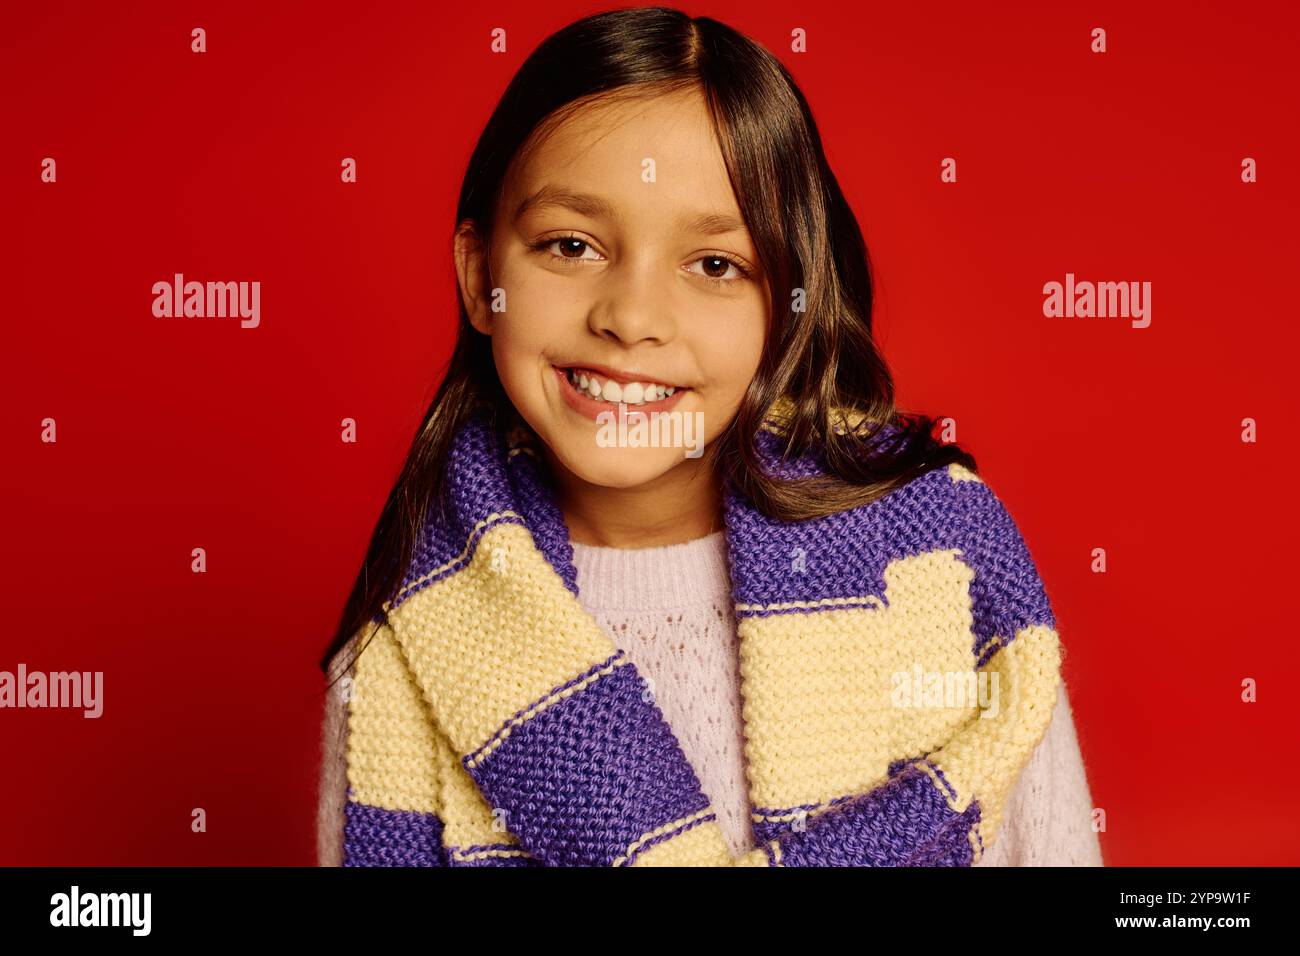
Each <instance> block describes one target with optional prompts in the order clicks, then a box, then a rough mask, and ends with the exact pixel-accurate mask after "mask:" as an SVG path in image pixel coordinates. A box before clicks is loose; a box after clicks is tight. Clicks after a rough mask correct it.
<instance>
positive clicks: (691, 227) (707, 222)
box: [514, 185, 746, 236]
mask: <svg viewBox="0 0 1300 956" xmlns="http://www.w3.org/2000/svg"><path fill="white" fill-rule="evenodd" d="M552 206H555V207H559V208H561V209H568V210H571V211H573V212H576V213H578V214H579V215H581V216H587V217H588V218H590V219H607V220H609V221H611V222H618V221H619V219H620V218H621V217H620V216H619V214H618V212H617V211H616V210H615V209H614V207H613V205H611V204H610V203H609V202H607V201H606V200H604V199H602V198H601V197H599V196H593V195H592V194H591V193H578V192H572V191H571V190H568V189H562V188H560V187H558V186H550V185H547V186H542V187H541V188H540V189H538V190H537V191H536V192H534V193H533V194H532V195H530V196H528V197H526V198H525V199H524V200H523V202H521V203H520V204H519V205H518V207H517V208H516V209H515V215H514V221H515V222H518V221H519V220H520V219H522V218H523V216H524V214H525V213H527V212H531V211H533V210H536V209H546V208H548V207H552ZM679 224H680V226H681V227H682V228H683V229H686V230H688V231H690V232H693V233H698V234H700V235H705V236H716V235H720V234H722V233H726V232H745V231H746V230H745V223H744V221H743V220H741V219H739V218H738V217H736V216H733V215H730V214H729V213H701V214H699V215H696V216H694V217H690V216H683V217H682V219H681V220H680V222H679Z"/></svg>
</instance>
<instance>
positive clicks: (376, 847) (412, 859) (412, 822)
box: [343, 799, 448, 866]
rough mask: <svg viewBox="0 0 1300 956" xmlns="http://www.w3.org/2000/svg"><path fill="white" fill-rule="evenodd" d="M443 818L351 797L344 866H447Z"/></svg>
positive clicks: (346, 815) (346, 814) (345, 827)
mask: <svg viewBox="0 0 1300 956" xmlns="http://www.w3.org/2000/svg"><path fill="white" fill-rule="evenodd" d="M442 830H443V824H442V820H440V819H439V818H438V815H437V814H434V813H420V812H418V811H414V810H387V809H385V808H383V807H373V806H370V805H368V804H364V803H358V802H356V801H355V800H352V799H349V800H348V801H347V804H346V805H345V808H344V824H343V865H344V866H447V865H448V862H447V855H446V851H445V850H444V849H443V846H442Z"/></svg>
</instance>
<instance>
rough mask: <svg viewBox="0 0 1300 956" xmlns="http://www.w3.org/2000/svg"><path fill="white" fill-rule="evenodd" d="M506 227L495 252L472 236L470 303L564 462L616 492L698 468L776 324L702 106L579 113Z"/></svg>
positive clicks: (507, 377) (526, 179)
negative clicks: (768, 330)
mask: <svg viewBox="0 0 1300 956" xmlns="http://www.w3.org/2000/svg"><path fill="white" fill-rule="evenodd" d="M496 223H497V225H496V227H495V229H494V232H493V235H492V239H491V248H490V249H489V250H486V252H485V253H484V251H483V250H481V248H480V247H479V246H478V244H477V241H476V239H475V238H474V235H473V233H472V231H470V230H468V229H467V228H465V227H464V226H463V227H462V229H461V230H459V231H458V233H457V237H456V247H457V263H458V270H459V272H460V279H461V288H462V293H463V296H464V299H465V304H466V309H467V311H468V312H469V316H470V319H471V321H472V323H473V325H474V327H475V328H476V329H477V330H478V331H480V332H482V333H484V334H486V335H490V336H491V337H492V351H493V355H494V357H495V361H496V367H497V373H498V375H499V376H500V378H501V383H502V385H503V386H504V388H505V391H506V393H507V395H509V397H510V399H511V401H512V402H513V403H514V405H515V407H516V408H517V409H518V411H519V413H520V414H521V415H522V416H523V418H524V420H525V421H527V422H528V424H529V425H530V426H531V427H532V429H533V430H534V431H535V432H536V433H537V434H538V436H539V437H540V438H541V439H542V440H543V441H544V442H545V444H546V446H547V448H548V449H549V451H550V455H549V457H550V459H551V461H552V463H553V464H556V463H558V465H559V466H561V467H562V468H563V469H566V470H567V471H568V472H570V473H571V474H572V475H573V476H576V477H577V478H579V479H581V480H582V481H585V482H587V483H590V484H593V485H598V486H605V487H611V488H634V487H637V486H640V485H644V484H646V483H647V482H652V481H655V480H656V479H658V478H660V477H661V476H663V475H665V474H666V473H668V472H670V471H672V470H673V469H679V468H680V469H683V471H682V474H686V473H690V472H692V471H693V469H694V465H695V464H696V463H697V462H698V460H699V455H700V454H701V452H702V451H703V448H704V445H705V444H706V443H707V442H709V441H712V440H713V439H714V438H716V437H717V435H718V434H719V433H720V432H722V430H723V429H724V428H725V427H726V426H727V424H728V423H729V422H730V421H731V419H732V417H733V416H734V415H735V413H736V410H737V408H738V406H739V404H740V401H741V398H742V397H743V396H744V394H745V390H746V388H747V387H748V386H749V383H750V381H751V380H752V379H753V377H754V373H755V371H756V369H757V368H758V363H759V358H760V355H761V354H762V350H763V344H764V338H765V334H766V328H767V322H768V311H769V308H768V293H767V288H766V280H765V278H764V277H763V274H762V270H761V267H760V264H759V263H758V260H757V254H756V252H755V249H754V246H753V245H752V244H751V242H750V238H749V235H748V232H747V231H746V229H745V226H744V224H743V223H742V222H741V218H740V209H739V207H738V205H737V203H736V200H735V196H734V194H733V193H732V189H731V185H730V182H729V180H728V176H727V171H726V167H725V166H724V164H723V160H722V152H721V149H720V147H719V146H718V143H717V140H716V139H715V137H714V134H713V130H712V128H711V126H710V122H709V117H708V114H707V112H706V108H705V104H704V100H703V99H702V97H701V95H700V94H699V93H698V92H697V91H691V92H681V93H675V94H672V95H659V96H653V97H648V98H638V99H635V100H630V101H628V100H624V101H621V102H612V101H609V102H600V101H596V102H594V103H592V104H591V105H587V106H585V107H583V108H581V109H579V110H578V111H577V112H575V113H574V114H572V115H570V116H569V117H568V118H567V119H566V120H564V121H563V122H562V123H561V124H560V125H558V126H557V127H555V129H554V130H553V131H552V132H551V134H550V135H549V136H547V137H545V138H544V139H543V140H542V142H541V143H540V145H538V146H537V148H536V149H535V150H533V151H532V153H531V154H529V155H528V156H527V159H526V161H525V162H523V163H522V164H519V165H517V167H516V168H514V169H512V171H511V175H510V176H508V177H507V181H506V183H505V186H504V188H503V189H502V195H501V197H500V199H499V202H498V206H497V213H496ZM484 254H485V255H486V262H485V261H484V259H483V258H482V257H483V256H484ZM669 392H671V394H669ZM620 415H622V416H623V422H622V424H621V425H620V421H619V417H620ZM638 415H639V416H641V417H640V418H638Z"/></svg>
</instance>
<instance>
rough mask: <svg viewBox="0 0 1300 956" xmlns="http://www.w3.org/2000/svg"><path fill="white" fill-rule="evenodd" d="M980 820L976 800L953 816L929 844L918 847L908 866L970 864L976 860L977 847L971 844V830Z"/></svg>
mask: <svg viewBox="0 0 1300 956" xmlns="http://www.w3.org/2000/svg"><path fill="white" fill-rule="evenodd" d="M979 820H980V807H979V804H978V803H977V802H975V801H971V805H970V806H969V807H967V808H966V810H965V812H963V813H960V814H957V813H954V814H953V818H952V819H951V820H950V821H949V822H948V823H947V824H946V825H945V826H944V828H943V830H942V831H941V832H940V833H938V834H936V835H935V837H934V839H932V840H931V841H930V842H929V843H928V844H926V845H925V846H923V847H918V848H917V849H916V851H915V852H914V853H913V854H912V856H911V857H910V858H909V859H908V861H907V864H906V865H907V866H970V865H972V864H973V863H974V862H975V848H974V847H973V846H971V842H970V832H971V830H972V828H974V826H975V825H976V824H977V823H979Z"/></svg>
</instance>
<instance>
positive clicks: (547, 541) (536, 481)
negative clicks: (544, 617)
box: [510, 449, 578, 595]
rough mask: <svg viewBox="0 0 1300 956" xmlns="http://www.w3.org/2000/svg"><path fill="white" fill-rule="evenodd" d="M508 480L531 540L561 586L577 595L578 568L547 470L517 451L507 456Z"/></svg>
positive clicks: (528, 455)
mask: <svg viewBox="0 0 1300 956" xmlns="http://www.w3.org/2000/svg"><path fill="white" fill-rule="evenodd" d="M535 453H536V450H535V449H534V454H535ZM510 480H511V483H512V485H513V487H514V491H515V496H516V504H515V510H516V511H518V512H519V513H520V514H522V515H523V516H524V517H525V518H526V519H527V521H528V528H529V530H530V531H532V533H533V543H534V544H536V545H537V548H538V550H539V551H541V552H542V555H543V557H545V558H546V560H547V561H548V562H549V563H550V565H551V567H552V568H554V569H555V573H556V574H558V575H559V576H560V580H562V581H563V582H564V586H565V587H566V588H568V589H569V591H570V592H572V593H573V594H575V595H576V594H577V593H578V569H577V567H576V566H575V565H574V563H573V544H572V543H571V542H570V540H569V526H568V525H567V524H566V523H565V521H564V513H563V512H562V511H561V510H560V507H559V505H558V504H557V503H556V500H555V488H554V485H553V483H552V481H551V478H550V474H549V472H548V471H547V469H546V468H545V467H544V466H543V464H542V463H541V462H540V461H539V460H538V459H537V458H535V457H534V456H533V455H532V454H528V453H527V452H520V453H519V454H517V455H515V456H514V458H512V459H510Z"/></svg>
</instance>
